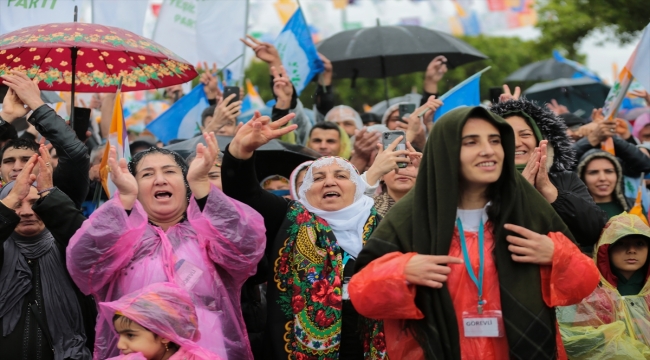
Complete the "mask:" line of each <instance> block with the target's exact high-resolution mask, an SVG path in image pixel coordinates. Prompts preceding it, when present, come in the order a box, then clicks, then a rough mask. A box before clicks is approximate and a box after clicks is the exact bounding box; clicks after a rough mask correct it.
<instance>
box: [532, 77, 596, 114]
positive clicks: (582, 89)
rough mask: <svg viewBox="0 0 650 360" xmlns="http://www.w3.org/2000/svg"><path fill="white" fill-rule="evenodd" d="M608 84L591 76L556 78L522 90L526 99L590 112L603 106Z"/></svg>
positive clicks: (572, 110) (573, 110) (570, 109)
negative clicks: (554, 101) (553, 100)
mask: <svg viewBox="0 0 650 360" xmlns="http://www.w3.org/2000/svg"><path fill="white" fill-rule="evenodd" d="M608 93H609V86H607V85H605V84H603V83H601V82H598V81H596V80H594V79H591V78H577V79H557V80H553V81H548V82H543V83H537V84H535V85H533V86H531V87H530V88H528V89H526V90H525V91H524V95H526V97H527V98H528V99H531V100H537V101H541V102H551V99H555V100H557V102H558V103H560V104H562V105H565V106H566V107H567V108H569V111H571V112H575V111H576V110H579V109H581V110H582V111H584V112H585V113H587V114H591V110H593V109H594V108H600V107H603V105H604V104H605V99H606V98H607V94H608Z"/></svg>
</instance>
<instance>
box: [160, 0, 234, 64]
mask: <svg viewBox="0 0 650 360" xmlns="http://www.w3.org/2000/svg"><path fill="white" fill-rule="evenodd" d="M218 2H221V1H218ZM197 3H198V1H197V0H165V1H164V2H163V4H162V6H161V7H160V14H159V15H158V22H157V23H156V28H155V30H154V32H153V40H154V41H155V42H157V43H159V44H160V45H162V46H164V47H166V48H168V49H169V50H171V51H173V52H174V53H176V55H178V56H180V57H182V58H183V59H185V60H187V61H189V62H190V64H192V65H195V66H196V65H197V64H198V62H199V60H200V59H199V54H198V49H197V30H196V18H197V11H198V9H197ZM210 35H212V36H213V37H215V38H216V37H217V36H219V33H218V32H216V33H213V34H210Z"/></svg>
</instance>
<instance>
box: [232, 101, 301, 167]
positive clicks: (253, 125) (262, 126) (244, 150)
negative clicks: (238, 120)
mask: <svg viewBox="0 0 650 360" xmlns="http://www.w3.org/2000/svg"><path fill="white" fill-rule="evenodd" d="M294 116H295V115H294V114H289V115H287V116H285V117H283V118H281V119H279V120H278V121H274V122H271V118H269V117H268V116H261V115H260V113H259V111H256V112H255V115H254V116H253V118H252V119H251V120H250V121H249V122H247V123H246V125H244V126H242V127H241V128H240V129H239V131H237V134H235V137H234V138H233V140H232V142H231V145H230V146H231V147H230V149H231V153H232V154H233V155H234V156H235V157H237V158H240V159H244V158H249V157H250V156H252V153H253V151H255V150H257V148H259V147H260V146H262V145H264V144H266V143H268V142H269V141H271V140H273V139H277V138H279V137H281V136H282V135H284V134H288V133H290V132H292V131H294V130H295V129H296V128H297V127H298V126H297V125H295V124H293V125H289V126H284V125H286V124H287V123H288V122H289V121H290V120H291V119H293V118H294Z"/></svg>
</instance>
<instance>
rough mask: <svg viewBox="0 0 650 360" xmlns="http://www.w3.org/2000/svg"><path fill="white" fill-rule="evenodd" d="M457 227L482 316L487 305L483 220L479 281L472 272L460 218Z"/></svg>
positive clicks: (479, 248) (479, 237)
mask: <svg viewBox="0 0 650 360" xmlns="http://www.w3.org/2000/svg"><path fill="white" fill-rule="evenodd" d="M456 225H457V226H458V235H459V236H460V247H461V249H462V250H463V259H464V260H465V268H466V269H467V272H468V273H469V277H470V278H471V279H472V281H473V282H474V284H475V285H476V288H477V289H478V313H479V314H482V313H483V305H485V303H486V301H484V300H483V270H484V268H485V267H484V263H483V219H481V224H480V225H479V229H478V261H479V263H478V279H476V275H474V271H473V270H472V264H471V263H470V261H469V252H468V251H467V244H466V243H465V232H464V231H463V223H462V222H461V221H460V218H456Z"/></svg>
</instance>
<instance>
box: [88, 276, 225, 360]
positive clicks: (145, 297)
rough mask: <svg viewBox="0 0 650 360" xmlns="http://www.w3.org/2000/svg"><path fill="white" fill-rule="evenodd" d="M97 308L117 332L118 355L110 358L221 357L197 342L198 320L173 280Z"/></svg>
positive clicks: (184, 359)
mask: <svg viewBox="0 0 650 360" xmlns="http://www.w3.org/2000/svg"><path fill="white" fill-rule="evenodd" d="M99 309H100V316H101V317H103V318H104V319H105V320H107V321H109V322H110V323H111V324H113V325H114V329H115V332H116V333H117V336H119V341H118V342H117V348H118V349H119V350H120V355H119V356H117V357H114V358H111V360H220V358H219V357H218V356H217V355H215V354H213V353H212V352H210V351H207V350H206V349H204V348H202V347H200V346H199V345H198V344H197V343H196V341H197V340H198V339H200V338H201V333H200V332H199V329H198V326H199V325H198V324H199V323H200V322H201V321H200V320H199V319H198V318H197V317H196V310H195V308H194V305H193V304H192V299H191V298H190V295H189V294H188V293H187V291H185V290H184V289H181V288H180V287H178V286H177V285H176V284H172V283H155V284H151V285H149V286H147V287H145V288H144V289H142V290H141V291H136V292H133V293H131V294H128V295H124V296H122V297H121V298H120V299H119V300H117V301H113V302H107V303H100V304H99Z"/></svg>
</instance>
